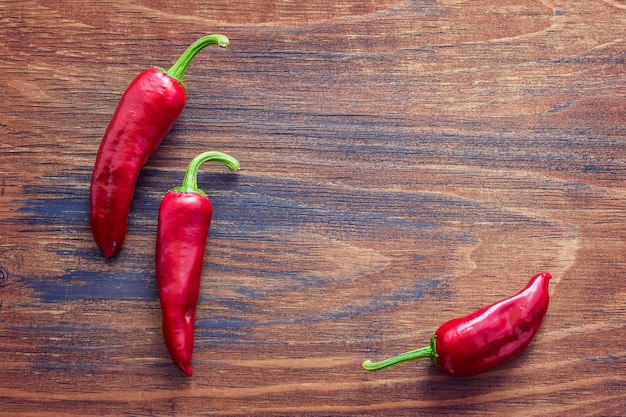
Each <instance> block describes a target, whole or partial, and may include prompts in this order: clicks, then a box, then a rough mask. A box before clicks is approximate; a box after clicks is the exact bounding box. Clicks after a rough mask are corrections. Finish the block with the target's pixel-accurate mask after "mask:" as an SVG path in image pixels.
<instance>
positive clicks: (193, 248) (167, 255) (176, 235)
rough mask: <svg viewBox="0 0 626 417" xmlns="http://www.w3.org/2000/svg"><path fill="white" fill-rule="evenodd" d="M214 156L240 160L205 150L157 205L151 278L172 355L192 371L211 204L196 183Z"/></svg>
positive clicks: (226, 161)
mask: <svg viewBox="0 0 626 417" xmlns="http://www.w3.org/2000/svg"><path fill="white" fill-rule="evenodd" d="M207 161H218V162H221V163H223V164H225V165H226V166H228V168H230V169H232V170H235V169H237V168H238V167H239V161H237V160H236V159H235V158H233V157H231V156H228V155H226V154H223V153H221V152H205V153H202V154H200V155H198V156H197V157H195V158H194V159H193V160H192V161H191V162H190V163H189V167H188V168H187V172H186V173H185V179H184V181H183V184H182V186H180V187H177V188H174V189H172V190H171V191H169V192H168V193H167V194H166V195H165V197H163V200H162V201H161V206H160V207H159V218H158V231H157V239H156V279H157V287H158V290H159V299H160V301H161V310H162V312H163V323H162V326H163V338H164V339H165V345H166V346H167V349H168V351H169V352H170V356H171V357H172V360H173V361H174V363H176V365H178V367H179V368H180V369H182V371H183V372H184V373H185V374H186V375H188V376H191V374H192V370H191V355H192V353H193V340H194V320H195V313H196V305H197V303H198V293H199V291H200V277H201V274H202V259H203V257H204V250H205V246H206V242H207V236H208V233H209V228H210V226H211V215H212V214H213V207H212V205H211V202H210V201H209V199H208V197H207V196H206V194H205V193H204V192H203V191H202V190H200V189H198V186H197V176H198V168H199V167H200V165H201V164H202V163H204V162H207Z"/></svg>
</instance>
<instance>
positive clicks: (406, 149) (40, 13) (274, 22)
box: [0, 0, 626, 417]
mask: <svg viewBox="0 0 626 417" xmlns="http://www.w3.org/2000/svg"><path fill="white" fill-rule="evenodd" d="M208 33H223V34H225V35H227V36H229V37H230V39H231V42H232V43H231V47H230V48H229V49H228V50H225V51H222V50H218V49H217V48H215V47H211V48H209V49H206V50H205V51H203V52H202V53H201V54H200V55H199V56H198V57H197V58H196V60H195V61H194V63H193V64H192V65H191V67H190V68H189V70H188V72H187V75H186V78H185V81H186V84H187V87H188V90H189V95H188V102H187V107H186V109H185V110H184V112H183V114H182V115H181V117H180V119H179V121H178V123H177V124H176V126H175V128H174V129H173V130H172V132H171V133H170V134H169V136H168V137H167V138H166V140H165V141H164V143H163V145H162V146H161V147H160V148H159V149H158V150H157V152H156V153H155V154H154V155H153V157H152V158H151V159H150V161H149V162H148V164H147V166H146V167H145V169H144V171H143V172H142V174H141V177H140V179H139V182H138V185H137V190H136V194H135V199H134V202H133V206H132V212H131V215H130V219H129V222H130V223H129V233H128V237H127V240H126V243H125V247H124V249H123V250H122V252H120V253H119V255H118V256H117V257H115V258H114V259H112V260H106V259H104V258H103V257H102V256H101V255H100V253H99V251H98V250H97V248H96V246H95V244H94V243H93V240H92V237H91V233H90V230H89V225H88V192H89V180H90V175H91V168H92V166H93V162H94V159H95V156H96V151H97V149H98V145H99V142H100V139H101V137H102V134H103V132H104V129H105V127H106V125H107V123H108V121H109V119H110V117H111V115H112V113H113V111H114V109H115V106H116V104H117V101H118V99H119V97H120V95H121V94H122V92H123V91H124V89H125V88H126V86H127V85H128V83H129V82H130V80H131V79H132V78H134V77H135V75H136V74H137V73H138V72H140V71H141V70H142V69H144V68H147V67H151V66H165V67H169V66H170V65H171V64H172V63H173V62H174V61H175V59H176V58H177V57H178V56H179V54H180V53H181V52H182V51H183V50H184V49H185V47H186V46H187V45H189V44H190V43H191V42H193V41H194V40H195V39H197V38H199V37H200V36H203V35H205V34H208ZM0 58H1V59H0V71H1V73H2V77H1V78H0V91H1V93H2V98H3V102H4V103H3V104H4V105H3V107H2V110H1V111H0V360H1V366H0V416H18V415H19V416H37V417H44V416H209V415H228V416H237V415H249V416H319V417H321V416H379V415H380V416H419V415H424V416H428V415H438V416H502V415H509V416H542V417H545V416H561V415H563V416H565V415H567V416H570V415H575V416H623V415H624V413H625V410H626V395H625V394H626V366H625V365H626V307H625V306H626V290H624V286H623V281H624V274H625V273H626V256H625V254H626V251H625V249H626V248H625V239H626V214H625V213H626V211H625V209H626V204H625V203H626V160H625V149H626V123H625V116H626V110H625V108H626V75H625V71H626V64H625V61H626V1H624V0H604V1H600V0H577V1H573V0H541V1H538V0H484V1H469V0H441V1H435V0H415V1H399V0H398V1H391V0H387V1H384V0H378V1H356V2H355V1H347V0H341V1H330V0H308V1H287V0H278V1H267V0H263V1H257V0H241V1H227V0H216V1H211V2H208V1H199V0H197V1H186V2H185V1H178V2H172V1H165V0H133V1H121V0H119V1H112V0H106V1H95V0H94V1H74V0H32V1H25V0H2V1H1V2H0ZM204 150H220V151H224V152H228V153H230V154H232V155H233V156H235V157H237V158H239V159H240V160H241V162H242V170H240V171H239V172H237V173H230V172H228V170H226V169H225V168H224V167H221V166H217V165H210V164H209V165H205V167H204V169H203V170H202V173H201V175H200V178H199V182H200V186H201V187H202V188H203V189H204V190H205V191H207V192H208V194H209V195H210V197H211V199H212V201H213V204H214V207H215V214H214V222H213V227H212V230H211V234H210V239H209V245H208V247H207V251H206V256H205V269H204V274H203V282H202V290H201V300H200V306H199V310H198V317H197V330H196V349H195V354H194V372H195V374H194V376H193V377H192V378H187V377H185V376H184V375H183V374H182V373H181V372H179V371H178V370H177V369H176V368H175V366H174V365H173V364H172V363H171V361H170V359H169V357H168V354H167V351H166V349H165V347H164V344H163V342H162V337H161V333H160V309H159V304H158V300H157V294H156V289H155V284H154V266H153V262H154V259H153V256H154V255H153V252H154V236H155V233H156V215H157V209H158V204H159V202H160V199H161V197H162V196H163V194H164V193H165V192H166V191H167V189H168V188H169V187H172V186H175V185H178V184H179V183H180V181H182V176H183V171H184V169H185V167H186V165H187V163H188V162H189V160H190V159H191V158H192V157H193V156H195V155H196V154H197V153H199V152H200V151H204ZM543 270H547V271H550V272H551V273H552V274H553V275H554V278H553V280H552V281H551V285H550V291H551V294H552V300H551V305H550V309H549V311H548V315H547V316H546V319H545V321H544V323H543V326H542V328H541V330H540V332H539V334H538V335H537V337H536V338H535V340H534V342H533V343H532V344H531V346H530V347H529V348H528V350H527V351H525V352H524V353H523V354H522V355H521V356H519V357H518V358H516V359H514V360H513V361H511V362H509V363H508V364H506V365H505V366H503V367H501V368H499V369H497V370H495V371H493V372H489V373H486V374H483V375H479V376H476V377H472V378H469V379H454V378H450V377H447V376H445V375H443V374H442V373H441V372H440V371H438V370H437V369H436V368H434V367H432V366H431V364H430V363H429V361H419V362H412V363H407V364H404V365H401V366H397V367H395V368H390V369H387V370H383V371H379V372H375V373H368V372H366V371H364V370H362V369H361V365H360V364H361V362H362V361H363V360H364V359H366V358H371V359H375V360H376V359H382V358H384V357H387V356H390V355H392V354H396V353H400V352H403V351H406V350H409V349H413V348H417V347H421V346H423V345H425V344H427V342H428V339H429V336H430V334H431V332H433V331H434V330H435V329H436V328H437V327H438V326H439V325H440V324H441V323H443V322H444V321H446V320H448V319H450V318H453V317H456V316H461V315H465V314H467V313H469V312H471V311H473V310H475V309H477V308H479V307H482V306H483V305H486V304H488V303H491V302H493V301H496V300H498V299H500V298H503V297H506V296H508V295H511V294H513V293H515V292H517V291H518V290H520V289H521V288H522V287H523V286H524V285H525V284H526V282H527V281H528V279H529V278H530V277H531V276H532V275H533V274H535V273H537V272H539V271H543Z"/></svg>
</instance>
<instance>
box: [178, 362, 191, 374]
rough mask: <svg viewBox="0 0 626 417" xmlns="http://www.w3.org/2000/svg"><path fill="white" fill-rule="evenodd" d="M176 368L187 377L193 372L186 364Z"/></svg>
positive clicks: (189, 365)
mask: <svg viewBox="0 0 626 417" xmlns="http://www.w3.org/2000/svg"><path fill="white" fill-rule="evenodd" d="M178 367H179V368H180V369H181V370H182V371H183V372H184V373H185V375H187V376H191V375H192V374H193V371H192V369H191V364H189V363H187V364H182V363H181V364H179V365H178Z"/></svg>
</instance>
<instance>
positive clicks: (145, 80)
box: [89, 68, 186, 257]
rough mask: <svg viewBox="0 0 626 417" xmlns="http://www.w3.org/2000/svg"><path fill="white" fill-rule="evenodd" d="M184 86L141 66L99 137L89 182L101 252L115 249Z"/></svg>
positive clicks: (182, 97) (180, 106) (94, 229)
mask: <svg viewBox="0 0 626 417" xmlns="http://www.w3.org/2000/svg"><path fill="white" fill-rule="evenodd" d="M185 98H186V93H185V89H184V88H183V86H182V85H181V84H180V83H179V82H178V81H177V80H175V79H173V78H172V77H170V76H169V75H166V74H165V73H163V71H162V70H160V69H156V68H153V69H148V70H145V71H143V72H141V73H140V74H139V75H138V76H137V77H136V78H135V79H134V80H133V81H132V82H131V84H130V85H129V87H128V89H127V90H126V91H125V93H124V95H123V96H122V98H121V100H120V102H119V105H118V106H117V109H116V110H115V113H114V115H113V118H112V119H111V122H110V123H109V126H108V128H107V130H106V133H105V134H104V138H103V140H102V142H101V143H100V149H99V150H98V156H97V157H96V163H95V165H94V169H93V175H92V178H91V188H90V196H89V197H90V205H91V231H92V234H93V237H94V240H95V242H96V244H97V245H98V247H99V248H100V250H101V251H102V253H103V254H104V256H106V257H111V256H113V255H115V253H117V251H119V249H120V248H121V247H122V243H123V242H124V239H125V238H126V227H127V218H128V213H129V212H130V205H131V202H132V199H133V194H134V192H135V184H136V183H137V178H138V177H139V173H140V171H141V168H142V167H143V166H144V165H145V164H146V162H147V161H148V158H149V157H150V155H152V153H153V152H154V150H155V149H156V148H157V147H158V146H159V145H160V144H161V142H162V141H163V139H164V138H165V136H166V135H167V133H168V132H169V131H170V129H171V128H172V126H174V123H175V122H176V120H177V119H178V116H179V115H180V113H181V112H182V111H183V108H184V107H185Z"/></svg>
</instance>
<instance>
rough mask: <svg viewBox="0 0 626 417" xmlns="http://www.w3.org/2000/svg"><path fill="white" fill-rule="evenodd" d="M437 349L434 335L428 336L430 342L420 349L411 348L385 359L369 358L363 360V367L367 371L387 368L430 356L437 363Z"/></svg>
mask: <svg viewBox="0 0 626 417" xmlns="http://www.w3.org/2000/svg"><path fill="white" fill-rule="evenodd" d="M437 357H438V355H437V350H436V346H435V335H433V336H432V337H431V338H430V344H429V345H428V346H425V347H423V348H420V349H415V350H411V351H409V352H405V353H401V354H399V355H396V356H393V357H391V358H389V359H385V360H383V361H380V362H372V361H370V360H369V359H368V360H366V361H365V362H363V368H365V369H366V370H367V371H377V370H379V369H383V368H387V367H388V366H393V365H397V364H399V363H403V362H408V361H412V360H414V359H423V358H430V359H431V360H432V361H433V363H435V364H436V363H437V362H436V361H437Z"/></svg>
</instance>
